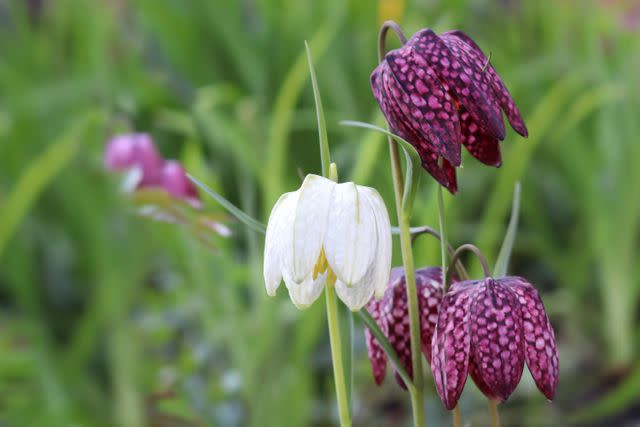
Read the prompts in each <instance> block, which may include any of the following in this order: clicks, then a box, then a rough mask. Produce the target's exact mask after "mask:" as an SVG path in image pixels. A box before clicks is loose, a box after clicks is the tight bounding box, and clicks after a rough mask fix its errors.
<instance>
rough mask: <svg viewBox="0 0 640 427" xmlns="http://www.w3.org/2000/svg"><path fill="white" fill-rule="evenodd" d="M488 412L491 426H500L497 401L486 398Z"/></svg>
mask: <svg viewBox="0 0 640 427" xmlns="http://www.w3.org/2000/svg"><path fill="white" fill-rule="evenodd" d="M487 401H488V402H489V412H491V427H500V414H499V413H498V403H497V402H496V401H495V400H491V399H488V400H487Z"/></svg>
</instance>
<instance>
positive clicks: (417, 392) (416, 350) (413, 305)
mask: <svg viewBox="0 0 640 427" xmlns="http://www.w3.org/2000/svg"><path fill="white" fill-rule="evenodd" d="M389 28H391V29H393V30H394V31H395V33H396V34H397V35H398V38H400V41H401V42H402V43H406V41H407V38H406V37H405V36H404V34H403V33H402V30H401V29H400V27H399V26H398V24H396V23H395V22H393V21H386V22H385V23H384V24H382V28H381V29H380V33H379V36H378V59H379V61H382V58H383V57H384V53H385V44H386V36H387V31H388V30H389ZM388 141H389V154H390V157H391V171H392V175H393V192H394V194H395V202H396V212H397V215H398V226H399V228H400V247H401V249H402V262H403V265H404V273H405V280H406V285H407V305H408V308H409V331H410V333H411V364H412V367H413V385H414V389H413V392H412V393H411V407H412V410H413V423H414V425H415V426H416V427H424V426H425V425H426V424H425V416H424V404H423V403H424V402H423V401H424V398H423V388H424V379H423V376H422V375H423V374H422V349H421V345H420V344H421V343H420V317H419V312H418V290H417V288H416V272H415V266H414V263H413V252H412V250H411V233H410V232H409V218H410V215H411V213H410V212H407V211H405V210H404V209H403V206H402V197H403V194H404V185H405V183H404V180H403V176H402V165H401V162H400V151H399V149H398V143H397V142H396V141H395V140H393V139H392V138H390V137H389V138H388Z"/></svg>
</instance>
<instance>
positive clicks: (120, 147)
mask: <svg viewBox="0 0 640 427" xmlns="http://www.w3.org/2000/svg"><path fill="white" fill-rule="evenodd" d="M104 165H105V167H106V168H107V169H109V170H116V171H123V170H131V169H137V170H138V172H139V175H140V176H139V178H138V182H136V183H135V186H134V188H141V187H154V186H160V185H162V168H163V166H164V159H163V158H162V157H161V156H160V154H159V153H158V151H157V150H156V147H155V145H154V144H153V140H152V139H151V137H150V136H149V135H147V134H145V133H131V134H123V135H118V136H115V137H113V138H112V139H111V140H110V141H109V142H108V143H107V148H106V149H105V152H104Z"/></svg>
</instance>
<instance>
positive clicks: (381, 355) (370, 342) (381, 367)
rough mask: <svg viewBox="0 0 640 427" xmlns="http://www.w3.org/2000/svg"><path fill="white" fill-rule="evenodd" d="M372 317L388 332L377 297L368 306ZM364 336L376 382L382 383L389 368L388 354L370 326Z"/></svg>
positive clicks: (365, 330)
mask: <svg viewBox="0 0 640 427" xmlns="http://www.w3.org/2000/svg"><path fill="white" fill-rule="evenodd" d="M366 308H367V310H368V311H369V313H371V317H373V319H374V320H375V321H376V323H377V324H378V326H380V329H382V332H383V333H384V334H385V335H386V334H387V329H388V328H387V326H386V324H384V325H383V323H382V322H381V319H380V302H379V301H377V300H376V299H375V298H371V301H369V302H368V303H367V306H366ZM364 336H365V340H366V343H367V353H368V354H369V361H370V362H371V372H372V373H373V379H374V380H375V382H376V384H378V385H380V384H382V382H383V381H384V376H385V373H386V370H387V355H386V354H385V352H384V350H383V349H382V347H380V344H378V341H377V340H376V339H375V337H374V336H373V334H372V333H371V331H370V330H369V328H365V329H364Z"/></svg>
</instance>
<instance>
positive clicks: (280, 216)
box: [263, 191, 299, 296]
mask: <svg viewBox="0 0 640 427" xmlns="http://www.w3.org/2000/svg"><path fill="white" fill-rule="evenodd" d="M298 197H299V192H298V191H295V192H292V193H285V194H283V195H282V196H280V199H278V201H277V202H276V204H275V205H274V206H273V209H272V210H271V215H269V222H268V223H267V233H266V236H265V243H264V265H263V267H264V268H263V274H264V282H265V285H266V288H267V294H268V295H269V296H274V295H275V294H276V290H277V289H278V286H280V281H281V279H282V270H283V267H284V265H285V263H286V259H287V258H290V257H291V246H292V234H293V226H292V224H293V218H294V214H295V210H296V205H297V203H298Z"/></svg>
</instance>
